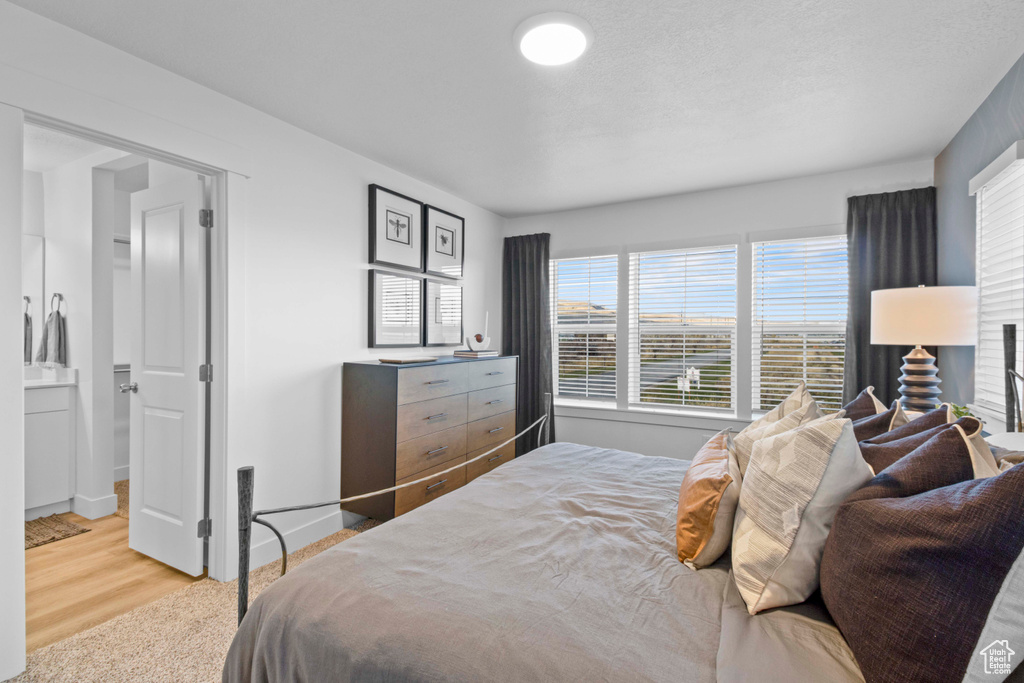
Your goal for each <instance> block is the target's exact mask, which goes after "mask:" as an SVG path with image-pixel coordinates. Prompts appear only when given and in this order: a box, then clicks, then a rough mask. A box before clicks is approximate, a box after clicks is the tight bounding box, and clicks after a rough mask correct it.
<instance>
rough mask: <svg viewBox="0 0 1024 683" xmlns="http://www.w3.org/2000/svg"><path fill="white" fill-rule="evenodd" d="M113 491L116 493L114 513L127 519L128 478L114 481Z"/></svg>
mask: <svg viewBox="0 0 1024 683" xmlns="http://www.w3.org/2000/svg"><path fill="white" fill-rule="evenodd" d="M114 493H116V494H117V511H116V512H114V514H115V515H117V516H118V517H124V518H125V519H128V480H127V479H122V480H121V481H115V482H114Z"/></svg>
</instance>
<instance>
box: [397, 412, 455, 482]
mask: <svg viewBox="0 0 1024 683" xmlns="http://www.w3.org/2000/svg"><path fill="white" fill-rule="evenodd" d="M465 452H466V425H459V426H458V427H452V428H451V429H446V430H444V431H443V432H437V433H435V434H428V435H427V436H421V437H420V438H418V439H412V440H411V441H405V442H403V443H400V444H398V450H397V451H396V455H395V479H405V478H406V477H409V476H412V475H414V474H416V473H417V472H422V471H423V470H425V469H428V468H430V467H432V466H434V465H436V464H438V463H439V462H444V461H445V460H451V459H452V458H454V457H456V456H459V455H464V454H465Z"/></svg>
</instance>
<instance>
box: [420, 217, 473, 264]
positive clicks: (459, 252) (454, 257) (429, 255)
mask: <svg viewBox="0 0 1024 683" xmlns="http://www.w3.org/2000/svg"><path fill="white" fill-rule="evenodd" d="M423 225H424V231H423V232H424V238H423V251H424V252H425V261H426V266H425V270H426V272H427V274H429V275H440V276H442V277H451V278H461V277H462V266H463V263H464V262H465V258H466V255H465V253H464V252H465V246H466V231H465V228H466V221H465V220H464V219H463V218H462V217H461V216H456V215H455V214H453V213H449V212H447V211H445V210H443V209H439V208H437V207H436V206H429V205H425V206H424V207H423Z"/></svg>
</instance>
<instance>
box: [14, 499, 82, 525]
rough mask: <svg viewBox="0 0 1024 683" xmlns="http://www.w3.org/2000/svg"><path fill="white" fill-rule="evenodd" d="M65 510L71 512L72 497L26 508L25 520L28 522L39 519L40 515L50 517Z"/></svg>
mask: <svg viewBox="0 0 1024 683" xmlns="http://www.w3.org/2000/svg"><path fill="white" fill-rule="evenodd" d="M64 512H71V499H70V498H69V499H68V500H62V501H60V502H58V503H50V504H49V505H40V506H39V507H35V508H30V509H28V510H25V521H26V522H27V521H29V520H32V519H39V518H40V517H49V516H50V515H59V514H62V513H64Z"/></svg>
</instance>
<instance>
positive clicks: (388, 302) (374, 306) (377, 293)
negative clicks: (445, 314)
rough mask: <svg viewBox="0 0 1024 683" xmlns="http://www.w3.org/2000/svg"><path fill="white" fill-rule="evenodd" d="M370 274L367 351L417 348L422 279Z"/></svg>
mask: <svg viewBox="0 0 1024 683" xmlns="http://www.w3.org/2000/svg"><path fill="white" fill-rule="evenodd" d="M369 273H370V348H371V349H381V348H395V347H401V346H420V345H421V342H422V338H423V309H422V305H423V304H422V301H423V284H422V283H423V280H421V279H420V278H418V277H415V276H412V275H401V274H399V273H389V272H387V271H384V270H371V271H369ZM460 302H461V298H460ZM460 318H461V314H460Z"/></svg>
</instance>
